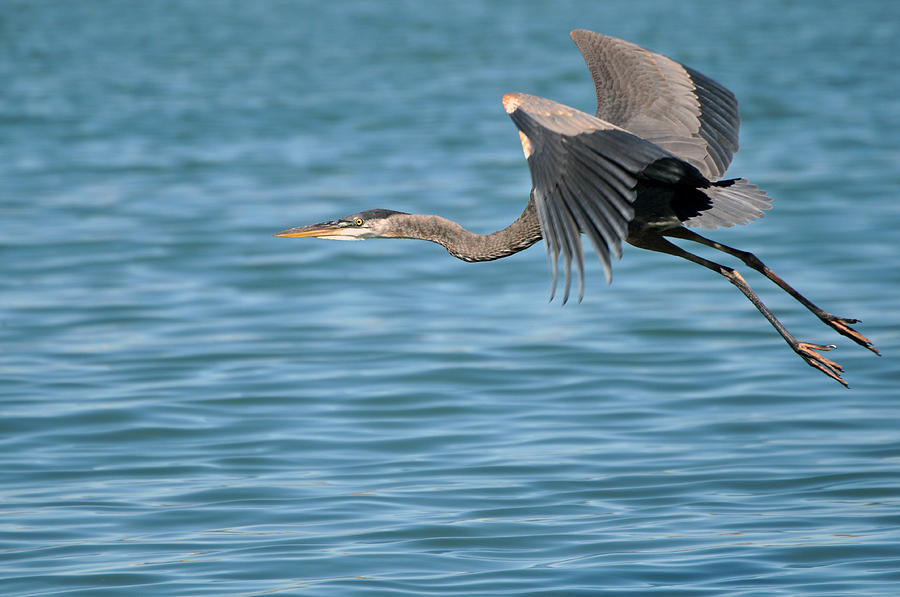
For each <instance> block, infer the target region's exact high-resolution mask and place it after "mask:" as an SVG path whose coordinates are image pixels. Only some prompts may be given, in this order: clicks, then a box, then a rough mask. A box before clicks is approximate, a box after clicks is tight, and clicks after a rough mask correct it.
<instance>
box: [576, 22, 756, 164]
mask: <svg viewBox="0 0 900 597" xmlns="http://www.w3.org/2000/svg"><path fill="white" fill-rule="evenodd" d="M570 36H571V37H572V40H573V41H574V42H575V44H576V45H577V46H578V49H579V50H581V53H582V55H583V56H584V61H585V62H586V63H587V66H588V68H589V69H590V71H591V77H592V78H593V79H594V87H595V89H596V91H597V118H600V119H602V120H606V121H608V122H610V123H612V124H615V125H616V126H620V127H622V128H624V129H626V130H628V131H630V132H632V133H634V134H635V135H637V136H639V137H643V138H644V139H647V140H648V141H651V142H653V143H655V144H656V145H659V146H660V147H662V148H663V149H665V150H667V151H670V152H671V153H673V154H675V155H676V156H678V157H680V158H681V159H683V160H685V161H687V162H688V163H690V164H692V165H693V166H695V167H696V168H697V169H698V170H699V171H700V172H701V173H702V174H703V175H704V176H705V177H706V178H708V179H709V180H713V181H714V180H717V179H718V178H719V177H720V176H721V175H722V174H723V173H724V172H725V170H726V169H727V168H728V164H730V163H731V157H732V155H734V153H735V152H737V150H738V130H739V128H740V123H741V119H740V116H739V115H738V106H737V100H736V99H735V97H734V94H732V93H731V92H730V91H729V90H727V89H725V88H724V87H722V86H721V85H719V84H718V83H716V82H715V81H713V80H712V79H710V78H708V77H705V76H704V75H702V74H700V73H698V72H697V71H695V70H693V69H691V68H688V67H686V66H684V65H682V64H680V63H678V62H676V61H674V60H672V59H671V58H667V57H666V56H663V55H662V54H657V53H655V52H651V51H649V50H647V49H644V48H642V47H640V46H638V45H635V44H633V43H630V42H627V41H624V40H621V39H617V38H615V37H609V36H606V35H601V34H599V33H594V32H592V31H585V30H583V29H578V30H575V31H572V32H571V33H570Z"/></svg>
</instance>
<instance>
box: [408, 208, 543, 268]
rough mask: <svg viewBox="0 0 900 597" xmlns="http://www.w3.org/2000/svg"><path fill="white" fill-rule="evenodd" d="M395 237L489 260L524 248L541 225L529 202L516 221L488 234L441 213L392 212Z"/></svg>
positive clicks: (536, 237)
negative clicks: (393, 213) (396, 230)
mask: <svg viewBox="0 0 900 597" xmlns="http://www.w3.org/2000/svg"><path fill="white" fill-rule="evenodd" d="M391 219H396V220H397V224H399V226H398V232H397V233H396V235H392V236H396V238H417V239H422V240H430V241H432V242H435V243H438V244H440V245H443V246H444V247H446V248H447V251H448V252H449V253H450V254H451V255H453V256H454V257H456V258H458V259H462V260H463V261H492V260H494V259H500V258H502V257H508V256H509V255H512V254H513V253H518V252H519V251H522V250H524V249H527V248H528V247H530V246H531V245H533V244H534V243H536V242H537V241H539V240H541V238H542V237H541V226H540V223H539V221H538V216H537V211H536V210H535V207H534V202H533V201H532V200H531V199H529V200H528V205H526V206H525V210H524V211H523V212H522V215H520V216H519V217H518V218H516V221H515V222H513V223H512V224H510V225H509V226H507V227H506V228H504V229H503V230H498V231H497V232H493V233H491V234H476V233H474V232H469V231H468V230H466V229H465V228H463V227H462V226H460V225H459V224H457V223H456V222H454V221H453V220H448V219H447V218H442V217H441V216H430V215H420V214H395V215H393V216H391Z"/></svg>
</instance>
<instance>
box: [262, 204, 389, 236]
mask: <svg viewBox="0 0 900 597" xmlns="http://www.w3.org/2000/svg"><path fill="white" fill-rule="evenodd" d="M395 215H405V214H403V212H399V211H392V210H390V209H369V210H367V211H361V212H359V213H357V214H353V215H351V216H347V217H346V218H339V219H337V220H331V221H330V222H321V223H319V224H311V225H309V226H297V227H296V228H289V229H288V230H282V231H281V232H279V233H277V234H275V236H283V237H292V238H298V237H305V236H308V237H313V238H329V239H332V240H363V239H365V238H384V237H388V236H393V235H392V234H391V229H392V226H391V218H392V217H393V216H395Z"/></svg>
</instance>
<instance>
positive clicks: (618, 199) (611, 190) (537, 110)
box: [503, 93, 710, 302]
mask: <svg viewBox="0 0 900 597" xmlns="http://www.w3.org/2000/svg"><path fill="white" fill-rule="evenodd" d="M503 105H504V107H505V108H506V111H507V112H508V113H509V115H510V117H511V118H512V120H513V122H514V123H515V124H516V126H517V127H518V128H519V131H520V134H521V135H520V136H521V137H522V147H523V150H524V151H525V157H526V158H527V160H528V167H529V169H530V170H531V178H532V182H533V184H534V195H533V197H534V201H535V205H536V207H537V213H538V219H539V221H540V226H541V234H542V235H543V237H544V239H545V241H546V243H547V253H548V256H549V258H550V261H551V265H552V270H553V283H552V284H553V290H554V292H555V288H556V283H557V280H558V276H559V261H560V259H562V261H563V267H564V269H565V291H564V296H563V302H565V300H566V299H568V296H569V287H570V284H571V268H572V262H573V261H574V262H575V264H576V267H577V268H578V279H579V299H580V298H581V296H582V295H583V292H584V253H583V248H582V244H581V234H582V233H584V234H586V235H587V236H588V239H589V240H590V241H591V243H592V244H593V245H594V249H595V251H596V252H597V254H598V256H599V258H600V262H601V263H602V264H603V269H604V272H605V273H606V278H607V280H610V279H611V276H612V268H611V263H610V253H612V254H613V255H615V256H616V257H617V258H618V257H620V256H621V254H622V241H623V240H624V239H625V237H626V236H627V234H628V222H629V221H630V220H631V219H632V218H633V217H634V206H633V203H634V200H635V197H636V191H635V187H636V186H637V181H638V178H639V177H644V178H650V179H653V180H656V181H658V182H671V183H676V184H699V185H701V186H708V185H709V184H710V183H709V181H707V180H706V179H705V178H703V176H702V175H701V174H700V173H699V172H698V171H697V169H696V168H694V167H693V166H691V165H690V164H688V163H686V162H684V161H682V160H680V159H679V158H677V157H676V156H675V155H673V154H671V153H669V152H668V151H666V150H664V149H662V148H660V147H658V146H656V145H654V144H653V143H651V142H649V141H646V140H644V139H641V138H639V137H636V136H635V135H633V134H631V133H629V132H628V131H625V130H623V129H621V128H619V127H617V126H615V125H613V124H611V123H609V122H605V121H603V120H600V119H599V118H595V117H594V116H591V115H589V114H585V113H584V112H580V111H578V110H575V109H574V108H570V107H568V106H564V105H563V104H560V103H557V102H554V101H551V100H548V99H545V98H541V97H537V96H533V95H527V94H524V93H507V94H506V95H505V96H503ZM552 298H553V296H552V294H551V299H552Z"/></svg>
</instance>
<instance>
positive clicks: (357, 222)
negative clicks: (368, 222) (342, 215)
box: [353, 218, 363, 226]
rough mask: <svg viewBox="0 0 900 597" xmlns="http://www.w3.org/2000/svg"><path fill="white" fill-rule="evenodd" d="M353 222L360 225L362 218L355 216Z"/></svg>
mask: <svg viewBox="0 0 900 597" xmlns="http://www.w3.org/2000/svg"><path fill="white" fill-rule="evenodd" d="M353 223H354V224H356V225H357V226H362V224H363V222H362V218H356V220H354V222H353Z"/></svg>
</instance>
